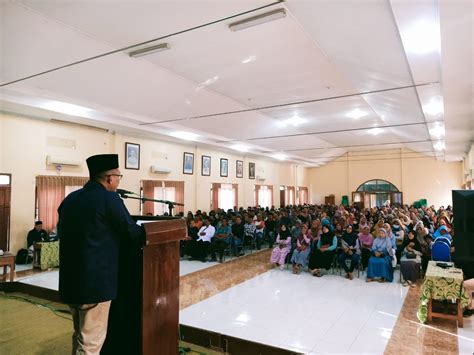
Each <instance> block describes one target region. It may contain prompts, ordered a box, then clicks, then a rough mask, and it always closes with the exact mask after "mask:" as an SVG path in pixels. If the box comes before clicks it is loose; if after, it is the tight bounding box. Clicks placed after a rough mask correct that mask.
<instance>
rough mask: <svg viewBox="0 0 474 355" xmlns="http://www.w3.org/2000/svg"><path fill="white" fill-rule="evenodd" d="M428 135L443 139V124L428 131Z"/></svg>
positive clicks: (444, 132)
mask: <svg viewBox="0 0 474 355" xmlns="http://www.w3.org/2000/svg"><path fill="white" fill-rule="evenodd" d="M430 134H431V135H432V136H434V137H435V138H437V139H440V138H443V137H444V135H445V134H446V131H445V129H444V125H443V124H437V125H436V126H435V127H433V128H432V129H430Z"/></svg>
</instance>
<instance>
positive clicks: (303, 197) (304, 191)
mask: <svg viewBox="0 0 474 355" xmlns="http://www.w3.org/2000/svg"><path fill="white" fill-rule="evenodd" d="M307 203H308V188H307V187H302V186H300V205H304V204H307Z"/></svg>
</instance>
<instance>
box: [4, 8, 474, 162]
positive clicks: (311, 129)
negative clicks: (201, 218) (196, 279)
mask: <svg viewBox="0 0 474 355" xmlns="http://www.w3.org/2000/svg"><path fill="white" fill-rule="evenodd" d="M0 6H1V7H0V11H1V14H0V16H1V18H0V20H1V26H0V31H1V32H0V45H1V55H0V68H1V71H0V85H1V87H0V105H1V107H0V109H2V110H3V111H8V112H17V113H22V114H28V115H30V116H35V117H40V118H56V119H58V118H59V119H63V120H69V121H77V122H80V123H87V124H91V125H95V126H99V127H102V128H108V129H111V130H116V131H119V132H122V133H125V134H131V135H137V136H146V137H154V138H156V139H171V140H173V139H175V138H170V136H171V135H172V134H173V133H174V132H176V131H184V132H190V133H194V134H196V135H197V138H195V139H196V142H197V143H193V144H202V145H205V146H214V147H215V148H217V149H229V148H232V146H234V145H236V144H238V145H240V146H242V145H243V146H245V147H247V149H248V153H247V154H253V155H262V156H269V157H271V156H272V155H273V154H275V153H283V154H285V155H287V157H288V160H290V161H295V162H300V163H306V164H308V165H309V166H311V165H313V166H318V165H323V164H325V163H327V162H329V161H330V160H331V159H334V158H336V157H337V156H339V155H341V154H344V153H345V152H347V151H359V150H382V149H394V148H408V149H412V150H415V151H418V152H422V153H424V154H427V155H431V156H436V158H437V159H440V160H446V161H456V160H461V159H462V158H463V157H464V156H465V155H466V152H467V150H468V149H469V147H470V144H471V141H472V140H473V138H474V94H473V92H474V91H473V83H474V70H473V67H474V61H473V59H474V53H473V43H474V41H473V35H474V27H473V26H474V5H473V2H472V1H471V0H465V1H463V0H457V1H451V0H440V1H424V0H419V1H416V0H413V1H406V0H390V1H388V0H387V1H382V0H379V1H377V0H372V1H352V0H337V1H327V0H321V1H320V0H314V1H305V0H288V1H286V2H282V3H278V2H277V1H275V2H274V3H272V2H271V1H258V0H234V1H220V0H213V1H211V0H208V1H200V0H180V1H176V0H175V1H145V0H135V1H128V2H116V1H107V0H102V1H94V2H91V1H85V0H84V1H80V0H75V1H67V2H58V1H54V0H42V1H35V0H17V1H1V0H0ZM280 8H283V9H285V10H286V17H285V18H282V19H278V20H275V21H271V22H267V23H263V24H260V25H258V26H254V27H249V28H247V29H245V30H241V31H237V32H234V31H231V30H230V29H229V24H230V23H233V22H236V21H239V20H242V19H246V18H249V17H252V16H255V15H257V14H262V13H265V12H268V11H272V10H275V9H280ZM212 22H213V23H212ZM420 33H421V34H420ZM420 36H421V37H420ZM154 39H160V40H158V41H156V42H149V41H151V40H154ZM143 42H149V43H147V44H143ZM157 43H168V44H169V46H170V47H171V49H170V50H167V51H163V52H159V53H155V54H150V55H147V56H143V57H140V58H130V57H129V56H128V52H130V51H131V48H127V47H131V46H134V45H139V44H141V45H140V46H138V47H137V48H143V47H146V46H149V45H152V44H157ZM124 48H127V49H126V50H124ZM135 49H136V48H135ZM60 67H63V68H60ZM38 74H39V75H38ZM65 103H67V104H73V105H78V106H80V107H75V106H73V107H71V106H65V105H64V104H65ZM440 104H441V108H442V107H443V105H444V113H443V111H442V109H441V110H440V108H439V107H440ZM71 110H73V111H71ZM354 110H357V111H356V112H358V113H360V115H359V116H360V117H357V118H354V117H351V113H353V111H354ZM65 113H68V114H65ZM288 120H289V121H288ZM377 127H378V128H377ZM443 128H444V130H443ZM443 146H444V147H445V148H443ZM439 147H441V149H439ZM436 148H438V149H436Z"/></svg>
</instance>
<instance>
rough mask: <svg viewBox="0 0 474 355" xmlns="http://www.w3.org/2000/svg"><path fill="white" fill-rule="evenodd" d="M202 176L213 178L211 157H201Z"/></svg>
mask: <svg viewBox="0 0 474 355" xmlns="http://www.w3.org/2000/svg"><path fill="white" fill-rule="evenodd" d="M201 175H202V176H211V157H210V156H207V155H201Z"/></svg>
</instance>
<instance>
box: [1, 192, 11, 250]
mask: <svg viewBox="0 0 474 355" xmlns="http://www.w3.org/2000/svg"><path fill="white" fill-rule="evenodd" d="M10 195H11V187H10V186H0V249H2V250H8V249H9V244H10Z"/></svg>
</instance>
